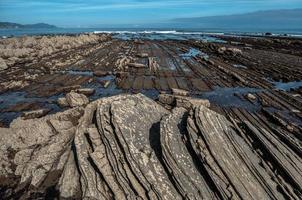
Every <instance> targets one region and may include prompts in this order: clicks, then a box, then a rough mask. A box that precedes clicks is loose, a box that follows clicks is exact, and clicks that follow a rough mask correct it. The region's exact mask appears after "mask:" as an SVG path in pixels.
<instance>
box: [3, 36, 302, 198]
mask: <svg viewBox="0 0 302 200" xmlns="http://www.w3.org/2000/svg"><path fill="white" fill-rule="evenodd" d="M174 33H175V32H164V33H163V32H162V33H161V34H160V33H150V32H143V33H140V34H127V33H126V34H125V33H120V34H108V33H106V34H105V33H97V34H94V33H89V34H68V35H67V34H63V35H58V34H56V35H46V36H45V35H44V36H26V37H13V38H5V39H0V57H1V60H0V68H1V70H0V132H1V134H2V135H1V136H3V137H0V144H1V145H2V146H3V148H1V149H0V157H1V158H3V159H1V161H0V164H1V165H0V180H1V183H0V187H1V190H0V196H1V197H3V198H7V199H9V198H17V197H18V198H19V197H24V198H25V197H27V198H29V199H30V198H31V199H33V198H38V197H39V198H47V197H53V196H55V197H57V198H60V197H62V195H63V197H64V198H71V199H81V198H84V197H87V198H89V197H91V196H93V197H95V198H97V197H99V196H100V195H104V196H105V197H106V198H108V199H110V198H112V197H113V196H115V197H116V196H118V197H124V196H125V197H126V196H127V195H129V193H131V195H133V197H137V195H138V194H140V195H141V196H143V195H147V196H148V195H150V192H149V191H151V190H152V192H153V190H154V194H155V192H156V193H158V194H159V195H160V196H161V197H162V196H165V195H167V194H166V191H167V190H166V189H163V188H164V187H168V189H169V191H172V192H171V193H170V194H169V195H170V196H168V199H169V198H170V197H173V198H174V197H175V198H179V199H181V198H185V197H187V193H186V192H182V191H187V190H189V189H190V190H191V189H192V188H193V186H192V187H191V186H190V185H189V186H188V184H185V183H187V182H189V183H190V184H191V182H190V181H187V180H189V179H191V178H194V179H195V178H196V177H197V178H198V181H199V182H198V184H195V183H196V182H194V181H192V184H194V187H197V188H200V190H204V189H205V188H206V191H203V192H202V193H201V192H199V190H195V189H194V190H192V194H194V197H196V199H198V198H201V197H214V196H215V197H216V196H217V198H218V197H220V196H223V195H224V194H225V192H230V194H231V195H233V196H236V195H237V196H241V195H250V196H253V197H255V199H257V198H256V197H264V196H265V197H268V198H269V197H280V199H282V198H284V199H286V198H289V197H293V198H296V199H298V196H299V194H301V192H302V191H301V187H300V185H301V182H299V181H298V180H299V178H300V177H302V174H301V170H300V169H301V162H300V160H301V158H300V157H299V155H300V153H301V150H300V143H299V142H300V139H301V134H300V133H301V127H302V115H301V113H302V110H301V108H302V71H301V69H302V63H301V57H302V39H301V38H286V37H275V36H265V37H254V36H252V37H251V36H244V37H241V36H238V35H236V36H232V35H221V34H218V35H217V34H216V35H204V34H202V35H199V34H197V35H196V34H191V33H190V34H178V33H176V34H174ZM134 127H135V128H134ZM172 133H173V134H172ZM104 141H105V142H104ZM108 141H109V142H111V143H110V144H107V142H108ZM101 142H102V143H101ZM100 144H101V145H100ZM255 145H256V146H255ZM104 148H106V150H108V151H105V150H104ZM111 148H116V149H113V150H112V149H111ZM125 152H126V153H125ZM211 152H215V153H211ZM180 155H182V156H180ZM205 155H206V156H205ZM132 157H133V158H135V159H133V158H132ZM180 157H181V159H180ZM133 160H135V161H133ZM280 160H282V162H279V161H280ZM101 161H102V162H104V163H107V165H103V163H102V162H101ZM126 161H127V162H126ZM176 161H177V162H176ZM109 163H110V164H109ZM196 163H197V164H198V165H197V166H198V167H196ZM272 163H273V164H272ZM218 165H219V168H217V169H219V171H218V172H219V173H220V175H221V176H219V177H218V176H217V173H216V171H215V173H214V172H213V171H212V169H214V168H216V167H217V166H218ZM118 166H119V167H121V168H119V169H117V167H118ZM184 166H185V167H184ZM187 166H188V167H187ZM106 167H107V168H106ZM137 169H139V171H138V172H137V173H134V172H132V170H137ZM276 169H277V170H276ZM108 170H110V173H108ZM127 170H128V171H127ZM190 170H192V171H190ZM222 172H224V173H222ZM70 173H72V175H70ZM141 174H143V175H141ZM204 174H208V175H207V176H204ZM113 176H114V177H117V179H114V178H112V177H113ZM136 176H138V177H136ZM125 177H126V178H125ZM154 177H155V178H154ZM221 177H223V180H224V181H222V182H221V181H220V180H221ZM234 177H237V178H238V179H240V181H237V180H234V179H233V178H234ZM122 178H125V180H131V181H133V180H135V181H136V184H140V187H138V188H139V189H137V187H130V186H132V185H131V184H132V183H133V182H131V181H129V182H127V181H126V183H125V184H124V185H123V186H120V185H118V183H119V182H118V181H117V180H119V179H122ZM145 179H146V180H148V184H146V183H144V182H140V181H141V180H145ZM92 180H98V181H97V183H98V184H100V185H99V188H101V186H104V185H105V186H106V187H108V188H109V187H111V188H114V189H115V190H107V191H106V192H103V193H102V192H100V190H98V189H96V184H95V182H94V181H92ZM162 180H164V181H165V182H164V183H163V182H162ZM174 180H176V181H174ZM87 181H88V182H89V184H87ZM90 181H92V182H90ZM176 182H177V183H181V184H176ZM149 183H150V184H152V185H153V186H152V187H150V190H148V192H146V193H145V192H141V191H142V190H140V188H144V187H145V188H147V187H149ZM284 183H286V185H285V184H284ZM213 185H218V186H219V188H218V189H217V188H216V187H214V186H213ZM113 186H117V187H113ZM136 186H137V185H136ZM247 186H248V189H245V188H246V187H247ZM20 188H21V189H20ZM125 188H126V189H127V191H129V193H127V192H119V191H123V189H125ZM179 188H180V189H179ZM230 188H231V189H230ZM250 188H253V189H254V188H256V189H255V190H257V192H256V193H255V192H250V191H251V190H250ZM88 190H89V191H91V193H89V194H88V193H87V192H85V191H88ZM176 191H178V192H176ZM267 191H269V192H267ZM139 192H141V193H139ZM52 195H53V196H52ZM151 196H152V195H150V196H148V197H149V198H151ZM121 199H123V198H121ZM146 199H148V198H146Z"/></svg>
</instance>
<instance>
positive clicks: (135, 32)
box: [93, 30, 224, 35]
mask: <svg viewBox="0 0 302 200" xmlns="http://www.w3.org/2000/svg"><path fill="white" fill-rule="evenodd" d="M93 33H95V34H99V33H108V34H171V35H172V34H173V35H223V34H224V33H219V32H217V33H210V32H185V31H176V30H170V31H160V30H152V31H149V30H145V31H94V32H93Z"/></svg>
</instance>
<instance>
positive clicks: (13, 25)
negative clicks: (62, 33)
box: [0, 22, 57, 29]
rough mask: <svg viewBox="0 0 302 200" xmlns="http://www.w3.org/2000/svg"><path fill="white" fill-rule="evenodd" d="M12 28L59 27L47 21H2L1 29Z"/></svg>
mask: <svg viewBox="0 0 302 200" xmlns="http://www.w3.org/2000/svg"><path fill="white" fill-rule="evenodd" d="M10 28H16V29H18V28H57V27H56V26H54V25H50V24H46V23H37V24H18V23H11V22H0V29H10Z"/></svg>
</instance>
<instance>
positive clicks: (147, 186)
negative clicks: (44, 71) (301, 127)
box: [0, 94, 302, 199]
mask: <svg viewBox="0 0 302 200" xmlns="http://www.w3.org/2000/svg"><path fill="white" fill-rule="evenodd" d="M177 98H181V96H178V97H177ZM183 98H184V99H183V101H187V99H188V98H190V97H183ZM190 105H191V106H190V107H187V106H184V107H183V106H181V105H177V104H176V105H174V106H176V107H174V108H173V109H170V110H168V109H166V108H165V107H164V106H162V105H161V104H158V103H157V102H155V101H153V100H151V99H149V98H147V97H145V96H143V95H142V94H137V95H118V96H114V97H108V98H103V99H99V100H97V101H95V102H92V103H89V104H88V105H87V106H86V107H81V106H78V107H74V108H72V109H70V110H66V111H64V112H62V113H57V114H54V115H48V116H45V117H43V118H39V119H29V120H24V119H22V118H18V119H16V120H15V121H14V122H13V123H12V124H11V127H10V128H9V129H6V128H1V129H0V133H1V137H0V145H1V149H0V157H1V161H0V162H1V164H0V179H1V183H0V185H1V189H0V195H1V197H2V198H3V199H18V198H23V199H39V198H55V197H59V198H62V199H299V198H301V183H302V181H301V180H302V179H301V177H302V173H301V171H302V170H301V169H302V162H301V157H300V156H301V154H299V151H292V150H291V149H290V148H289V147H287V146H286V145H284V144H283V143H281V142H280V141H278V140H277V139H276V138H268V137H269V135H265V133H266V132H265V130H262V131H261V132H259V131H258V130H257V128H255V127H254V126H253V125H252V124H251V123H249V122H246V124H245V129H244V130H246V131H247V130H248V132H243V131H241V128H239V126H237V124H236V123H235V122H234V121H232V120H231V119H230V120H231V122H230V121H229V120H228V119H227V118H226V117H224V116H222V115H220V114H218V113H216V112H214V111H212V110H210V109H209V108H207V107H206V106H205V105H206V104H204V103H201V102H198V101H192V100H190ZM258 140H259V141H260V142H258V143H255V142H256V141H258ZM274 140H276V141H275V145H278V148H277V146H274V145H272V144H270V142H274ZM259 155H266V156H267V159H263V157H261V156H259ZM274 161H276V162H279V164H276V162H274ZM280 164H281V165H280ZM280 166H281V167H280ZM273 168H275V170H272V169H273Z"/></svg>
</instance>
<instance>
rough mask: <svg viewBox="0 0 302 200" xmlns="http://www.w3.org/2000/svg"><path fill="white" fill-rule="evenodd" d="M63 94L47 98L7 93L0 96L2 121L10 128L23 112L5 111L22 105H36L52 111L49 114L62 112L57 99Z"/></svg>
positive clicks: (0, 119) (0, 116) (21, 93)
mask: <svg viewBox="0 0 302 200" xmlns="http://www.w3.org/2000/svg"><path fill="white" fill-rule="evenodd" d="M62 96H63V94H59V95H54V96H51V97H47V98H44V97H43V98H40V97H27V93H26V92H7V93H4V94H1V95H0V121H1V122H2V123H4V125H6V126H8V125H9V124H10V123H11V122H12V121H13V120H14V119H16V118H18V117H20V116H21V114H22V112H23V111H21V112H15V111H4V110H5V109H8V108H10V107H12V106H15V105H17V104H22V103H34V104H38V105H40V106H41V108H45V109H50V112H49V114H52V113H56V112H58V111H60V110H62V109H61V108H60V107H59V106H58V105H57V104H56V102H57V99H58V98H60V97H62Z"/></svg>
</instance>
